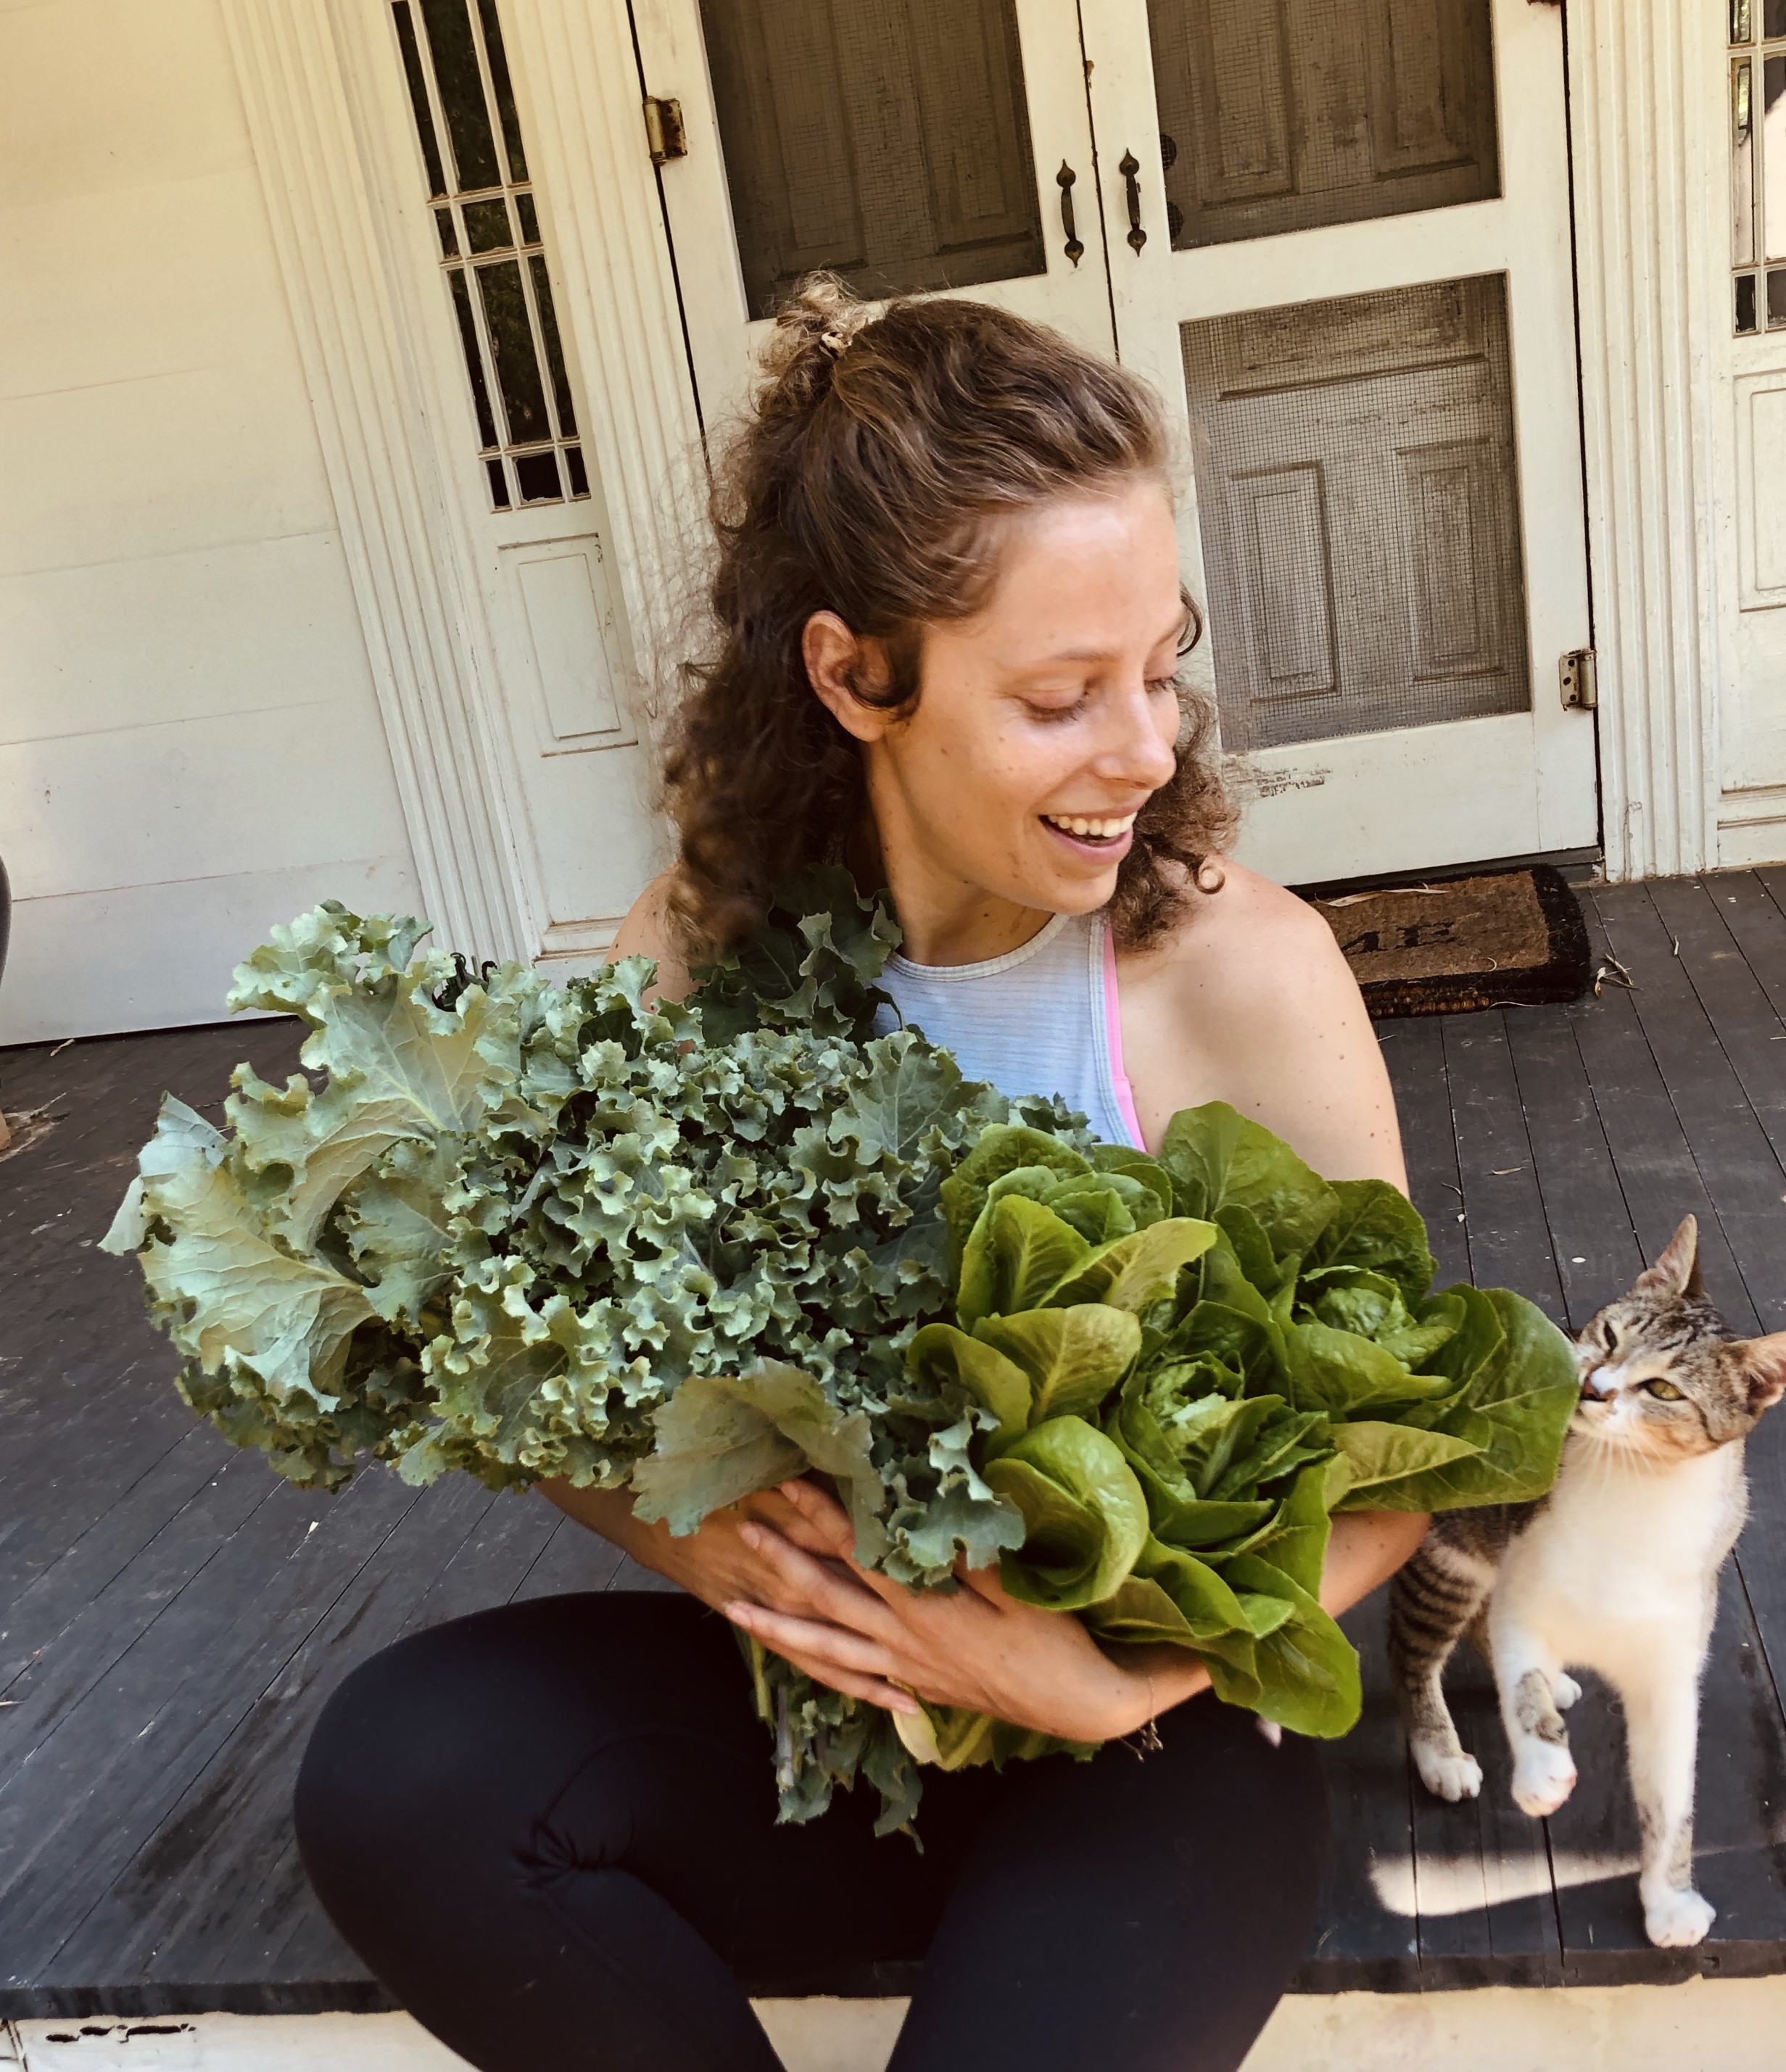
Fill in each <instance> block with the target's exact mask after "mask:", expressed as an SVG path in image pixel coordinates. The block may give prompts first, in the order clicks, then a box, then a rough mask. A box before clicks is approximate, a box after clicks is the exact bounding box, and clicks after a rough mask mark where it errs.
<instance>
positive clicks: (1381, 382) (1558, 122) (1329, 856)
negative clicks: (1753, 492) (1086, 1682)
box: [1082, 0, 1598, 883]
mask: <svg viewBox="0 0 1786 2072" xmlns="http://www.w3.org/2000/svg"><path fill="white" fill-rule="evenodd" d="M1560 15H1561V10H1560V9H1558V8H1556V7H1553V6H1536V5H1533V0H1085V5H1084V7H1083V9H1082V17H1083V21H1084V39H1085V47H1086V52H1087V55H1088V57H1089V58H1090V59H1091V60H1092V61H1093V69H1092V72H1091V75H1090V80H1091V97H1092V106H1093V121H1094V123H1095V125H1096V128H1097V140H1098V148H1099V155H1100V158H1101V164H1102V166H1103V169H1104V199H1105V211H1106V213H1107V215H1108V216H1109V219H1110V220H1111V223H1112V225H1113V228H1112V231H1111V236H1110V253H1109V266H1110V279H1111V288H1112V298H1113V303H1114V306H1115V309H1116V321H1117V342H1118V345H1119V347H1120V350H1121V355H1122V358H1123V360H1125V362H1126V364H1129V365H1130V366H1132V367H1134V368H1137V369H1138V370H1139V371H1140V372H1143V373H1145V374H1146V375H1148V376H1150V378H1151V379H1152V380H1154V382H1155V383H1156V384H1158V387H1159V389H1160V390H1161V391H1162V393H1163V394H1165V395H1166V396H1167V397H1168V398H1171V399H1172V400H1174V401H1175V402H1176V403H1178V404H1179V405H1180V406H1182V407H1183V409H1184V410H1185V411H1186V413H1187V425H1188V429H1189V433H1190V438H1191V448H1192V452H1193V455H1194V471H1195V495H1194V496H1193V497H1191V498H1189V499H1187V503H1186V508H1185V512H1184V518H1183V542H1184V559H1185V566H1186V571H1187V581H1188V582H1190V584H1191V588H1192V590H1194V591H1195V593H1196V594H1199V595H1201V596H1203V597H1204V598H1206V599H1207V601H1208V607H1209V638H1208V652H1206V653H1205V654H1204V656H1202V658H1201V660H1200V665H1199V666H1200V668H1201V669H1202V670H1203V671H1204V672H1205V678H1204V680H1205V683H1206V685H1207V687H1208V689H1211V690H1212V691H1213V693H1214V694H1215V696H1216V700H1217V703H1218V705H1219V707H1220V713H1221V722H1222V738H1223V741H1224V745H1225V746H1228V747H1230V748H1233V749H1235V750H1240V751H1242V752H1244V753H1245V754H1246V755H1247V756H1248V758H1249V761H1250V762H1251V763H1252V765H1253V771H1254V772H1255V775H1256V782H1255V783H1253V785H1252V786H1251V787H1249V791H1250V792H1251V794H1252V802H1251V804H1249V809H1248V812H1247V816H1246V820H1245V828H1244V830H1243V834H1242V838H1241V843H1240V845H1239V847H1240V853H1241V855H1242V857H1244V858H1245V860H1246V861H1249V862H1250V863H1253V864H1254V865H1257V867H1258V868H1260V869H1261V870H1265V871H1267V872H1269V873H1270V874H1271V875H1272V876H1273V877H1275V878H1282V879H1284V880H1286V881H1287V882H1290V883H1308V882H1319V881H1320V880H1323V879H1329V878H1343V877H1350V876H1353V875H1366V874H1375V873H1379V872H1391V871H1401V870H1426V869H1430V868H1437V867H1440V866H1442V865H1446V864H1453V863H1465V862H1474V861H1483V860H1486V859H1488V858H1492V857H1511V856H1517V855H1525V854H1531V853H1537V852H1540V851H1544V850H1558V849H1574V848H1578V847H1582V846H1586V845H1589V844H1591V843H1592V842H1593V841H1594V840H1595V835H1596V832H1597V824H1598V820H1597V807H1596V800H1595V752H1594V730H1593V722H1592V720H1591V717H1589V716H1588V715H1587V714H1586V713H1582V712H1579V711H1574V710H1569V709H1565V707H1564V706H1563V705H1562V699H1561V695H1560V693H1559V689H1558V660H1559V658H1560V657H1561V656H1562V655H1563V654H1564V653H1565V652H1566V651H1569V650H1571V649H1574V648H1583V647H1586V645H1587V642H1588V605H1587V570H1586V536H1585V529H1584V525H1583V519H1582V485H1581V467H1580V442H1579V434H1578V419H1577V387H1576V373H1575V346H1574V330H1573V311H1572V300H1571V283H1570V265H1571V260H1570V229H1569V166H1568V158H1567V148H1566V129H1565V114H1564V105H1563V54H1562V23H1561V19H1560ZM1126 166H1127V167H1132V168H1133V172H1132V174H1130V175H1127V176H1125V175H1124V174H1123V173H1122V171H1121V169H1122V168H1123V167H1126Z"/></svg>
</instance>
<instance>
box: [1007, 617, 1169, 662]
mask: <svg viewBox="0 0 1786 2072" xmlns="http://www.w3.org/2000/svg"><path fill="white" fill-rule="evenodd" d="M1187 623H1188V622H1187V619H1186V618H1185V615H1183V613H1182V612H1181V613H1180V614H1179V616H1178V617H1177V618H1176V619H1174V620H1173V622H1172V623H1171V626H1169V627H1167V630H1166V631H1165V632H1163V633H1162V634H1160V635H1158V636H1157V638H1155V639H1154V640H1153V641H1152V642H1151V643H1150V645H1149V652H1152V650H1153V649H1154V648H1163V647H1164V646H1165V645H1166V643H1167V641H1169V640H1170V641H1171V643H1172V644H1173V646H1174V647H1176V646H1177V645H1178V643H1179V641H1180V640H1182V639H1183V637H1184V629H1185V627H1186V625H1187ZM1119 659H1120V651H1119V650H1118V649H1117V648H1060V649H1058V650H1057V651H1056V652H1055V653H1054V654H1052V655H1043V656H1040V657H1039V659H1038V660H1035V661H1034V662H1026V663H1024V664H1023V669H1024V670H1026V671H1027V670H1030V669H1045V668H1047V667H1048V665H1049V664H1051V663H1053V662H1114V661H1116V660H1119Z"/></svg>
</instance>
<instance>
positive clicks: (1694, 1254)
mask: <svg viewBox="0 0 1786 2072" xmlns="http://www.w3.org/2000/svg"><path fill="white" fill-rule="evenodd" d="M1634 1285H1636V1286H1637V1287H1639V1288H1655V1289H1662V1290H1664V1291H1665V1292H1666V1293H1669V1294H1670V1295H1701V1294H1703V1293H1705V1286H1704V1284H1703V1282H1702V1281H1701V1280H1700V1278H1699V1219H1698V1217H1697V1216H1683V1217H1682V1218H1681V1227H1680V1228H1679V1229H1678V1230H1677V1231H1676V1232H1675V1233H1674V1235H1673V1237H1671V1238H1670V1239H1669V1241H1668V1243H1667V1244H1666V1245H1665V1247H1664V1248H1663V1251H1662V1256H1661V1257H1660V1259H1658V1260H1656V1264H1654V1265H1653V1266H1646V1267H1645V1268H1644V1270H1643V1272H1641V1273H1640V1274H1639V1275H1638V1276H1637V1279H1636V1283H1635V1284H1634Z"/></svg>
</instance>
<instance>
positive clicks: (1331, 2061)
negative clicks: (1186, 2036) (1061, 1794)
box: [0, 1977, 1786, 2072]
mask: <svg viewBox="0 0 1786 2072" xmlns="http://www.w3.org/2000/svg"><path fill="white" fill-rule="evenodd" d="M756 2006H757V2012H758V2013H759V2015H760V2016H761V2017H762V2019H763V2026H764V2027H765V2028H766V2029H767V2030H768V2032H769V2036H770V2039H771V2041H772V2042H773V2043H774V2045H775V2046H776V2050H777V2051H778V2052H779V2053H780V2056H781V2058H782V2062H783V2063H784V2065H785V2066H787V2068H788V2072H883V2068H884V2067H885V2066H886V2064H887V2058H888V2056H889V2055H890V2053H891V2050H892V2048H893V2042H894V2039H895V2037H896V2036H897V2035H898V2034H899V2024H900V2022H901V2021H902V2020H903V2017H904V2014H905V2009H906V2003H905V2002H904V2001H903V2000H820V1999H815V2000H759V2001H758V2002H757V2004H756ZM1783 2032H1786V1977H1774V1978H1767V1979H1723V1980H1713V1979H1703V1978H1701V1979H1689V1980H1688V1981H1686V1982H1685V1984H1681V1985H1677V1986H1575V1987H1570V1986H1550V1987H1529V1986H1488V1987H1484V1988H1482V1989H1481V1990H1480V1991H1479V1992H1429V1993H1295V1994H1292V1995H1290V1996H1289V1997H1288V1998H1287V1999H1286V2000H1284V2001H1283V2002H1282V2004H1281V2005H1280V2006H1279V2008H1278V2012H1277V2013H1276V2014H1275V2015H1274V2016H1273V2017H1272V2019H1271V2021H1270V2024H1269V2025H1268V2026H1267V2028H1266V2029H1265V2033H1264V2035H1263V2036H1262V2037H1260V2039H1259V2041H1258V2043H1257V2046H1256V2047H1255V2048H1254V2049H1253V2053H1252V2055H1251V2056H1250V2057H1249V2058H1248V2059H1247V2061H1246V2064H1245V2067H1244V2072H1558V2068H1559V2067H1561V2066H1567V2067H1568V2068H1569V2072H1714V2068H1715V2072H1778V2067H1779V2066H1780V2036H1781V2034H1782V2033H1783ZM9 2053H10V2054H9ZM0 2066H5V2067H6V2072H464V2060H463V2058H457V2057H455V2055H454V2054H453V2053H452V2052H451V2051H450V2050H448V2049H446V2048H445V2047H444V2046H443V2045H441V2044H438V2043H437V2042H435V2041H434V2038H433V2037H430V2036H429V2035H428V2034H427V2033H426V2031H424V2030H423V2029H420V2028H418V2026H417V2025H416V2024H415V2023H414V2022H413V2021H411V2020H410V2019H409V2016H407V2015H404V2014H311V2015H233V2014H205V2015H194V2016H187V2017H185V2018H183V2019H181V2018H178V2017H173V2016H170V2017H168V2018H167V2019H165V2020H163V2021H140V2022H106V2021H89V2022H56V2021H22V2022H17V2023H14V2025H12V2028H11V2029H10V2031H8V2030H6V2029H0Z"/></svg>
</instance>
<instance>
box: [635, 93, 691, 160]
mask: <svg viewBox="0 0 1786 2072" xmlns="http://www.w3.org/2000/svg"><path fill="white" fill-rule="evenodd" d="M645 143H646V145H647V146H648V149H649V150H650V152H651V162H652V164H653V165H654V166H663V165H668V164H669V161H670V160H671V159H672V158H686V157H687V156H688V155H689V133H688V132H687V130H685V129H684V128H683V127H682V104H681V101H660V100H659V98H658V97H657V96H656V94H652V95H651V96H649V97H648V98H647V100H646V102H645Z"/></svg>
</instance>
